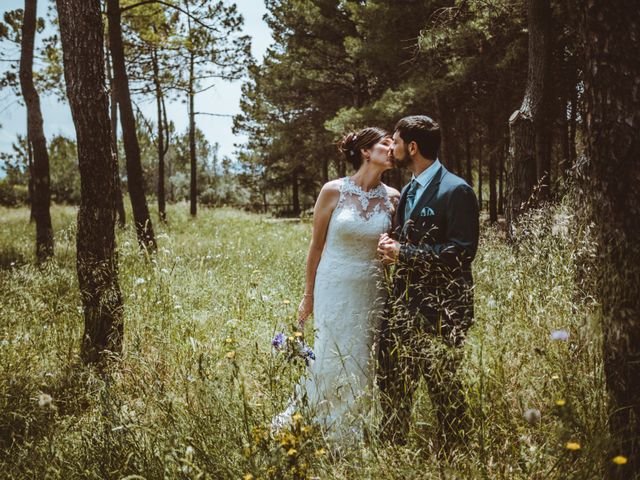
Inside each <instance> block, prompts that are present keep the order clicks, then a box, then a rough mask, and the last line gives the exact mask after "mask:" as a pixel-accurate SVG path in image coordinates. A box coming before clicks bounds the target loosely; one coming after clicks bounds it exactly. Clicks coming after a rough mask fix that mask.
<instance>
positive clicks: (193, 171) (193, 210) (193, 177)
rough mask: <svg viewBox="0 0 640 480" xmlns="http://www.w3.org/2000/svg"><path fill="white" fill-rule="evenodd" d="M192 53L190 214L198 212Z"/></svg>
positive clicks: (190, 66)
mask: <svg viewBox="0 0 640 480" xmlns="http://www.w3.org/2000/svg"><path fill="white" fill-rule="evenodd" d="M194 62H195V58H194V54H193V53H192V54H191V57H190V59H189V159H190V164H191V191H190V195H189V198H190V201H191V215H192V216H194V217H195V216H196V214H197V213H198V163H197V158H196V112H195V92H194V76H195V72H194V68H195V67H194Z"/></svg>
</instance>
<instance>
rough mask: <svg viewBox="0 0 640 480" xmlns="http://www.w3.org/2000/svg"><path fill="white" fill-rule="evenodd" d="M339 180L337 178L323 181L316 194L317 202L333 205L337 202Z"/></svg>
mask: <svg viewBox="0 0 640 480" xmlns="http://www.w3.org/2000/svg"><path fill="white" fill-rule="evenodd" d="M341 182H342V180H341V179H337V180H331V181H329V182H327V183H325V184H324V185H323V186H322V189H321V190H320V194H319V195H318V203H320V204H327V205H334V204H335V203H337V202H338V199H339V198H340V185H341Z"/></svg>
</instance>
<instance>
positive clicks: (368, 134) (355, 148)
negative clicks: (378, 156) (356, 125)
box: [338, 127, 389, 170]
mask: <svg viewBox="0 0 640 480" xmlns="http://www.w3.org/2000/svg"><path fill="white" fill-rule="evenodd" d="M388 136H389V133H387V132H386V131H384V130H383V129H381V128H377V127H366V128H363V129H362V130H360V131H358V132H351V133H348V134H347V135H345V136H344V137H343V138H342V140H340V141H339V142H338V150H340V151H341V152H342V154H343V155H344V156H345V158H346V159H347V161H348V162H349V163H351V165H353V168H355V169H356V170H358V169H359V168H360V165H362V152H361V151H360V150H361V149H366V148H371V147H373V146H374V145H375V144H376V143H378V142H379V141H380V140H382V139H383V138H385V137H388Z"/></svg>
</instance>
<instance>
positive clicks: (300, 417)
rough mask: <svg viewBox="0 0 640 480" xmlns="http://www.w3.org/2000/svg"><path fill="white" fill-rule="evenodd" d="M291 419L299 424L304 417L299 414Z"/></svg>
mask: <svg viewBox="0 0 640 480" xmlns="http://www.w3.org/2000/svg"><path fill="white" fill-rule="evenodd" d="M291 419H292V420H293V421H294V422H299V421H300V420H302V415H300V414H299V413H296V414H295V415H293V416H292V417H291Z"/></svg>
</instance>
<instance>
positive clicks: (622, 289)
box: [581, 0, 640, 478]
mask: <svg viewBox="0 0 640 480" xmlns="http://www.w3.org/2000/svg"><path fill="white" fill-rule="evenodd" d="M581 10H582V36H583V40H584V43H585V60H586V64H585V65H584V99H585V107H586V108H585V112H586V114H585V121H586V128H587V138H586V153H587V160H588V163H587V175H586V176H585V179H584V188H583V191H584V195H585V198H586V199H588V200H590V202H589V203H590V207H591V214H592V218H593V220H594V223H595V225H596V238H597V241H598V254H599V256H598V263H599V272H598V278H597V282H598V288H597V291H598V292H599V294H600V303H601V308H602V317H603V328H602V330H603V332H604V369H605V377H606V383H607V388H608V391H609V395H610V407H609V411H610V417H609V420H610V428H611V433H612V435H613V440H614V441H613V443H612V452H611V454H612V455H624V456H626V457H628V459H629V462H628V464H627V465H625V468H626V469H627V470H626V471H625V472H624V478H636V475H638V474H640V368H638V365H640V295H638V292H639V291H640V222H638V218H640V195H638V185H640V62H639V61H638V52H639V51H640V9H638V5H637V2H635V1H634V0H616V1H611V0H590V1H588V2H584V3H583V4H582V6H581ZM622 26H624V28H622ZM608 463H609V464H611V462H608ZM613 466H614V465H613V464H611V465H610V467H611V468H613ZM619 473H620V472H617V473H616V472H615V471H610V472H608V478H618V477H616V475H618V474H619ZM619 478H623V477H619Z"/></svg>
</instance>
